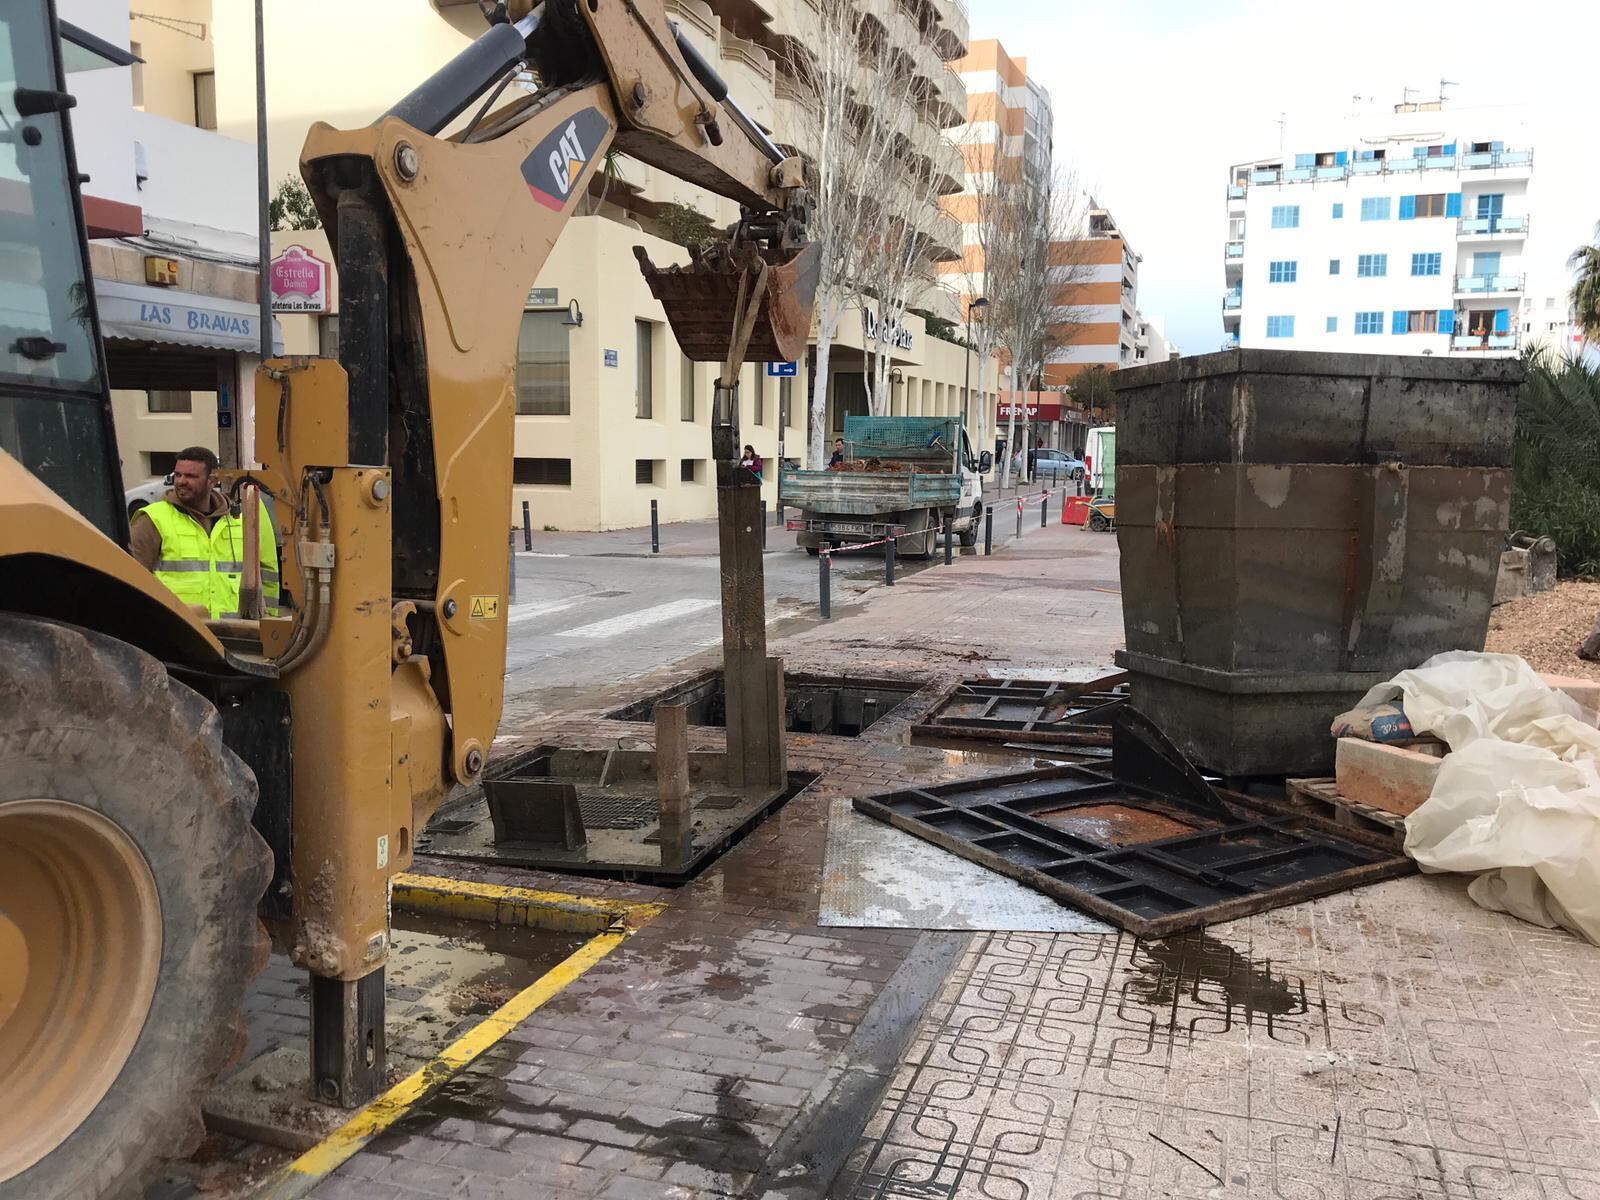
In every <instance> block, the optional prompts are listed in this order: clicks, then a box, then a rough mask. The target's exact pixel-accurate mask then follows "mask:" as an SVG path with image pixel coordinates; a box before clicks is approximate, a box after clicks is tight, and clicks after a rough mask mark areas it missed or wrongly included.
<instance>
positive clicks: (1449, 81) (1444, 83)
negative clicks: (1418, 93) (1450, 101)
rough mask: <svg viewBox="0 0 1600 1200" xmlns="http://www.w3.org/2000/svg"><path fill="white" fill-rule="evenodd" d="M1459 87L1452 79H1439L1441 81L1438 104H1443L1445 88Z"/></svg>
mask: <svg viewBox="0 0 1600 1200" xmlns="http://www.w3.org/2000/svg"><path fill="white" fill-rule="evenodd" d="M1460 86H1461V85H1460V84H1458V83H1457V82H1456V81H1455V80H1454V79H1441V80H1439V103H1440V104H1443V103H1444V90H1445V88H1447V87H1460Z"/></svg>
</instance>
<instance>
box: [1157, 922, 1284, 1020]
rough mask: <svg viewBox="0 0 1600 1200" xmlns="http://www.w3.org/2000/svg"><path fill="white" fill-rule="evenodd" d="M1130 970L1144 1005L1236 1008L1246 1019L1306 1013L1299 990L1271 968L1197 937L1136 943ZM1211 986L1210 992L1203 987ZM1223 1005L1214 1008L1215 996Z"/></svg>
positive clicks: (1223, 944)
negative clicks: (1257, 1016)
mask: <svg viewBox="0 0 1600 1200" xmlns="http://www.w3.org/2000/svg"><path fill="white" fill-rule="evenodd" d="M1132 966H1133V970H1134V972H1135V973H1136V974H1137V975H1138V976H1139V978H1138V980H1137V981H1136V982H1135V985H1134V987H1135V991H1136V994H1137V995H1138V997H1139V999H1140V1000H1142V1001H1144V1002H1145V1003H1147V1004H1155V1005H1162V1006H1167V1005H1171V1004H1174V1003H1181V1004H1185V1005H1198V1006H1200V1007H1202V1008H1204V1007H1225V1008H1229V1009H1232V1008H1235V1007H1237V1008H1240V1009H1242V1010H1244V1012H1245V1014H1246V1016H1247V1017H1248V1016H1250V1015H1251V1014H1260V1015H1262V1016H1264V1017H1266V1018H1267V1019H1268V1020H1269V1021H1270V1019H1271V1018H1272V1017H1274V1016H1284V1015H1287V1014H1290V1013H1303V1012H1305V1011H1306V994H1305V985H1304V984H1303V983H1301V982H1299V981H1298V980H1296V981H1293V982H1291V981H1290V980H1288V979H1286V978H1284V977H1283V976H1281V975H1274V974H1273V973H1272V964H1271V963H1270V962H1269V963H1267V964H1266V965H1265V966H1258V965H1257V964H1256V963H1254V962H1252V961H1251V960H1250V959H1249V958H1248V957H1246V956H1245V955H1243V954H1240V953H1239V952H1238V951H1237V950H1235V949H1234V948H1233V947H1232V946H1229V945H1228V944H1227V943H1226V942H1221V941H1218V940H1217V939H1216V938H1214V937H1212V936H1210V935H1209V934H1206V933H1202V932H1194V933H1186V934H1182V935H1180V936H1178V937H1172V938H1166V939H1164V940H1162V941H1155V942H1140V943H1139V944H1138V949H1137V950H1136V951H1135V952H1134V955H1133V961H1132ZM1208 984H1209V985H1212V986H1210V987H1208V986H1204V985H1208ZM1218 990H1220V991H1221V993H1222V1001H1223V1003H1222V1004H1221V1005H1220V1006H1219V1005H1217V1004H1216V991H1218Z"/></svg>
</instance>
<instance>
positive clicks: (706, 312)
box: [633, 242, 822, 362]
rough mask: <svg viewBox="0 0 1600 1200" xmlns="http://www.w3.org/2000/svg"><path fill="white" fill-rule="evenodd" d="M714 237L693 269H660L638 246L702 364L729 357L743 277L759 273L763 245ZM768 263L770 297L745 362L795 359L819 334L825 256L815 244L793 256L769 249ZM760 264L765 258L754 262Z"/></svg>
mask: <svg viewBox="0 0 1600 1200" xmlns="http://www.w3.org/2000/svg"><path fill="white" fill-rule="evenodd" d="M742 250H743V253H741V252H740V250H736V249H734V248H733V247H732V246H731V245H730V244H729V243H727V242H711V243H708V244H707V245H706V246H704V247H694V248H691V249H690V251H689V256H690V258H691V260H692V261H691V262H690V264H689V265H688V266H686V267H678V266H673V267H658V266H656V265H655V264H654V263H652V262H651V261H650V256H649V255H648V254H647V253H645V249H644V247H643V246H635V247H634V248H633V253H634V257H635V258H637V259H638V260H639V269H640V270H642V271H643V272H644V277H645V279H646V281H647V282H648V283H649V284H650V291H651V294H652V295H654V296H655V298H656V299H657V300H659V301H661V306H662V307H663V308H664V309H666V311H667V321H668V323H670V324H671V326H672V332H673V335H674V336H675V337H676V338H677V339H678V345H679V346H680V347H681V348H682V349H683V353H684V354H685V355H686V356H687V357H689V358H691V359H693V360H695V361H696V362H725V361H727V357H728V348H729V345H730V343H731V342H732V340H733V338H734V336H735V332H736V330H735V325H736V318H737V316H738V312H737V310H738V308H739V297H740V290H739V284H740V281H741V280H743V279H746V278H748V277H753V276H754V275H755V274H756V271H755V270H753V269H752V264H753V263H754V260H753V257H752V256H754V255H755V254H756V253H758V251H757V250H756V249H755V248H754V247H753V246H750V245H749V244H748V243H746V244H745V246H744V247H743V248H742ZM759 254H760V255H761V257H762V258H763V259H765V260H766V263H767V272H766V282H765V288H764V291H765V293H766V294H765V295H764V296H763V297H762V298H761V308H760V311H759V312H758V313H757V315H756V320H755V325H754V327H753V329H752V330H751V333H750V341H749V343H748V344H747V345H746V346H745V350H744V361H745V362H794V361H795V360H796V359H798V358H800V357H802V356H803V355H804V354H805V349H806V341H807V339H808V338H810V336H811V306H812V302H813V301H814V300H815V299H816V295H817V278H818V276H819V275H820V273H821V268H822V257H821V253H820V249H819V247H818V246H817V245H816V244H815V243H810V244H807V245H805V246H802V247H801V248H800V249H799V250H797V251H795V252H793V253H792V254H785V253H784V252H782V251H774V250H762V251H759ZM754 265H755V266H756V267H757V268H759V264H754Z"/></svg>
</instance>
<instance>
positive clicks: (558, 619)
mask: <svg viewBox="0 0 1600 1200" xmlns="http://www.w3.org/2000/svg"><path fill="white" fill-rule="evenodd" d="M674 529H675V527H672V526H668V527H665V528H664V529H663V542H664V543H670V542H672V541H673V540H674V537H673V532H674ZM695 532H696V534H697V535H699V536H696V537H693V538H688V537H683V538H678V539H676V542H677V544H675V545H672V544H667V545H664V547H663V548H664V550H665V551H667V552H665V553H663V554H661V555H659V556H657V555H652V554H650V553H649V531H648V530H645V531H637V530H621V531H618V532H617V533H615V534H591V535H563V536H561V537H556V538H552V537H550V536H549V535H539V536H538V537H537V539H536V542H537V544H536V547H535V549H534V551H533V552H532V553H528V552H519V553H518V554H517V556H516V572H517V588H516V600H515V602H514V603H513V604H512V605H511V606H510V610H509V613H508V616H507V625H508V629H507V647H506V705H505V716H506V719H507V721H508V723H509V721H511V720H514V719H516V718H519V717H525V716H531V715H534V714H537V713H542V712H549V711H551V710H553V709H554V708H557V707H561V706H565V705H567V704H570V703H573V702H575V701H581V700H582V699H583V698H584V697H586V696H587V695H589V694H591V693H593V692H595V691H597V690H599V689H600V688H602V687H605V686H610V685H611V684H614V683H616V682H617V681H618V680H621V679H626V678H628V677H630V676H636V675H642V674H646V673H648V672H650V671H653V670H655V669H656V668H658V667H660V666H663V665H666V664H669V663H672V662H676V661H677V660H679V659H681V658H684V657H685V656H687V655H689V654H692V653H694V652H695V651H697V650H702V649H705V648H706V647H708V646H713V645H716V644H717V643H718V642H719V641H720V640H721V637H722V616H721V609H720V603H719V602H720V596H719V575H718V569H717V556H716V553H715V549H714V547H715V543H714V541H712V540H711V539H709V538H707V537H705V536H704V530H703V529H697V530H696V531H695ZM713 532H714V529H713ZM792 539H793V535H792V534H788V533H784V532H782V531H779V530H773V531H771V541H772V547H773V548H771V549H769V550H768V551H767V553H766V555H765V557H764V562H765V566H766V592H767V622H768V629H769V630H772V629H773V627H774V626H775V625H778V624H780V623H781V624H782V625H783V627H784V629H785V631H787V630H788V629H790V628H792V627H793V625H792V623H794V622H804V621H812V620H816V619H817V617H818V613H817V591H818V587H817V560H816V559H815V558H812V557H811V556H810V555H808V554H806V553H805V551H804V550H801V549H800V548H798V547H797V546H795V545H794V544H793V540H792ZM641 543H642V544H641ZM780 543H784V545H783V546H782V548H779V544H780ZM544 546H549V547H550V549H543V548H542V547H544ZM932 561H935V562H937V561H942V560H940V559H935V560H932ZM929 565H931V564H930V563H922V562H912V561H907V560H900V561H898V562H897V563H896V577H897V578H899V577H903V576H906V575H910V574H913V573H915V572H917V571H922V570H926V569H927V568H928V567H929ZM882 585H883V559H882V558H881V557H880V555H879V553H878V552H877V551H866V552H863V553H860V554H841V555H839V556H837V557H836V558H835V560H834V564H833V568H832V591H833V610H834V613H835V614H836V615H837V614H838V613H840V612H841V611H842V610H843V609H845V608H846V607H848V606H849V605H850V604H851V603H852V602H854V601H855V600H857V599H858V598H859V597H860V595H861V594H862V593H863V592H865V591H866V590H868V589H869V588H873V587H881V586H882Z"/></svg>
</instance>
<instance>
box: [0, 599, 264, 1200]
mask: <svg viewBox="0 0 1600 1200" xmlns="http://www.w3.org/2000/svg"><path fill="white" fill-rule="evenodd" d="M255 802H256V784H255V779H254V777H253V776H252V775H251V774H250V772H249V770H248V769H246V767H245V766H244V764H243V763H241V762H240V761H239V760H238V758H236V757H235V756H234V755H233V753H232V752H231V751H229V750H227V749H225V748H224V747H223V745H222V721H221V718H220V717H219V716H218V714H217V711H216V709H214V708H213V707H212V706H211V705H210V704H208V703H207V702H206V701H205V700H203V699H202V698H201V697H200V696H199V695H197V694H196V693H194V692H192V691H190V690H189V689H188V688H186V687H184V686H183V685H182V684H179V683H176V682H174V681H173V680H172V679H170V678H169V677H168V676H167V672H166V670H165V669H164V668H163V667H162V666H161V664H160V663H158V662H156V661H155V660H154V659H153V658H150V657H149V656H148V655H146V654H144V653H142V652H141V651H139V650H136V649H134V648H133V647H131V646H129V645H127V644H125V643H123V642H119V641H117V640H115V639H113V638H109V637H104V636H102V635H100V634H96V633H90V632H87V631H85V630H82V629H78V628H75V627H73V626H69V625H61V624H56V623H54V622H50V621H41V620H33V619H29V618H25V617H16V616H12V615H9V614H0V1063H3V1064H4V1068H3V1069H0V1197H4V1198H6V1200H20V1198H21V1197H27V1198H28V1200H65V1198H66V1197H73V1198H78V1197H103V1196H138V1195H142V1194H143V1191H144V1184H145V1183H146V1182H147V1181H148V1179H149V1177H150V1176H151V1174H152V1173H154V1171H155V1170H156V1169H157V1168H158V1167H159V1166H160V1164H161V1162H162V1160H163V1159H164V1158H169V1157H172V1156H174V1155H179V1154H183V1153H187V1152H188V1150H190V1149H191V1148H192V1147H193V1145H194V1144H195V1142H196V1141H197V1140H198V1139H199V1137H200V1135H201V1132H202V1131H201V1125H200V1098H201V1095H202V1093H203V1092H204V1091H205V1088H206V1087H207V1085H208V1084H209V1083H210V1082H211V1081H212V1079H213V1078H215V1076H216V1074H217V1073H218V1072H219V1071H220V1070H221V1069H223V1068H224V1067H226V1066H227V1065H228V1063H229V1061H230V1060H231V1059H232V1058H233V1057H235V1056H237V1055H238V1053H239V1052H240V1051H241V1050H242V1049H243V1041H242V1037H241V1034H242V1031H243V1024H242V1021H241V1019H240V1003H241V1001H242V999H243V996H244V990H245V986H246V984H247V983H248V982H249V980H250V978H251V977H252V976H253V975H254V974H255V973H256V972H257V971H259V970H260V968H261V967H262V966H263V965H264V964H265V962H266V955H267V941H266V936H265V934H264V932H263V931H262V928H261V923H260V921H258V920H257V919H256V902H257V900H259V899H260V896H261V893H262V892H263V891H264V890H265V889H266V885H267V880H268V878H269V876H270V858H269V854H268V851H267V848H266V845H265V843H263V842H262V840H261V838H260V837H259V836H257V834H256V832H255V830H254V829H252V828H251V826H250V813H251V810H252V809H253V808H254V807H255Z"/></svg>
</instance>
